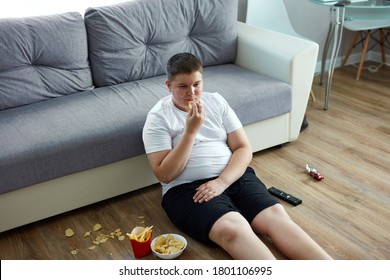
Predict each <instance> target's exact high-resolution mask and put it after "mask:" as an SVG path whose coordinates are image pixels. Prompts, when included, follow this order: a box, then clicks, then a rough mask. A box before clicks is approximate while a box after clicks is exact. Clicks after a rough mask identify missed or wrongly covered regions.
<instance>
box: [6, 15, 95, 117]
mask: <svg viewBox="0 0 390 280" xmlns="http://www.w3.org/2000/svg"><path fill="white" fill-rule="evenodd" d="M0 57H1V62H0V110H2V109H6V108H12V107H16V106H21V105H25V104H30V103H34V102H37V101H42V100H45V99H49V98H53V97H58V96H62V95H68V94H72V93H75V92H80V91H84V90H86V89H89V88H91V86H92V75H91V71H90V68H89V64H88V45H87V35H86V30H85V24H84V21H83V18H82V16H81V15H80V14H79V13H76V12H72V13H65V14H60V15H51V16H40V17H31V18H13V19H0Z"/></svg>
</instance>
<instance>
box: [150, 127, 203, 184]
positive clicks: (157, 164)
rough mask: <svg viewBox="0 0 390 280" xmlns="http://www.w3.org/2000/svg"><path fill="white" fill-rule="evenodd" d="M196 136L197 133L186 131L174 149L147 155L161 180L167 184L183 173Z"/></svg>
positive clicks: (155, 173)
mask: <svg viewBox="0 0 390 280" xmlns="http://www.w3.org/2000/svg"><path fill="white" fill-rule="evenodd" d="M195 136H196V134H194V135H192V134H189V133H184V134H183V137H182V138H181V139H180V141H179V143H178V144H177V145H176V147H175V148H173V149H172V150H165V151H160V152H155V153H151V154H148V155H147V157H148V160H149V164H150V166H151V167H152V170H153V172H154V175H155V176H156V178H157V179H158V180H159V181H160V182H162V183H165V184H167V183H169V182H171V181H172V180H174V179H175V178H177V177H178V176H179V175H180V174H181V172H182V171H183V169H184V168H185V166H186V164H187V161H188V158H189V156H190V153H191V150H192V146H193V144H194V141H195Z"/></svg>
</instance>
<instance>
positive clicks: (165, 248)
mask: <svg viewBox="0 0 390 280" xmlns="http://www.w3.org/2000/svg"><path fill="white" fill-rule="evenodd" d="M184 246H185V244H184V242H183V241H182V240H180V239H177V238H175V237H174V236H173V235H171V234H168V235H167V236H166V237H164V236H163V235H161V236H159V237H157V238H156V240H155V241H154V245H153V246H152V248H153V250H154V251H156V252H158V253H161V254H172V253H176V252H179V251H180V250H182V249H183V248H184Z"/></svg>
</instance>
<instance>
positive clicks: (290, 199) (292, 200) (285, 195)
mask: <svg viewBox="0 0 390 280" xmlns="http://www.w3.org/2000/svg"><path fill="white" fill-rule="evenodd" d="M268 192H269V193H270V194H272V195H274V196H276V197H278V198H280V199H282V200H284V201H286V202H288V203H290V204H292V205H294V206H297V205H299V204H301V203H302V200H301V199H299V198H296V197H294V196H292V195H291V194H288V193H285V192H283V191H281V190H279V189H277V188H274V187H270V188H269V189H268Z"/></svg>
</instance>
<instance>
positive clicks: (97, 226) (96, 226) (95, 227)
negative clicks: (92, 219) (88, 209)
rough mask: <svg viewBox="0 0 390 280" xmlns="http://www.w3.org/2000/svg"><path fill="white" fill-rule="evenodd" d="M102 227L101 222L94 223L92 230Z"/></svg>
mask: <svg viewBox="0 0 390 280" xmlns="http://www.w3.org/2000/svg"><path fill="white" fill-rule="evenodd" d="M101 228H102V225H101V224H96V225H94V226H93V228H92V229H93V231H98V230H99V229H101Z"/></svg>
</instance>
